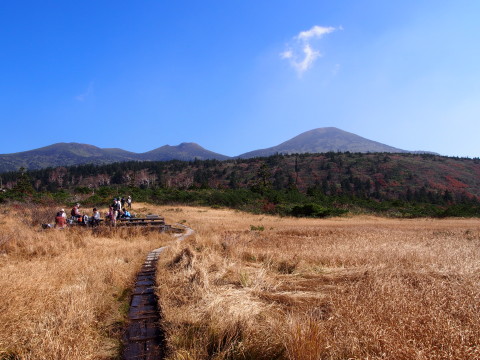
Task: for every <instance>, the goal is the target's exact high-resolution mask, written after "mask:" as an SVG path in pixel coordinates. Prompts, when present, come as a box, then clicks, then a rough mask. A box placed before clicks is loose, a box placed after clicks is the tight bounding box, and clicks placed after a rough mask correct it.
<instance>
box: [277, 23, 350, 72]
mask: <svg viewBox="0 0 480 360" xmlns="http://www.w3.org/2000/svg"><path fill="white" fill-rule="evenodd" d="M336 30H343V28H342V27H339V28H335V27H331V26H330V27H323V26H318V25H315V26H313V27H312V28H311V29H310V30H306V31H301V32H300V33H299V34H298V35H296V36H294V37H293V40H292V41H291V43H289V44H287V45H286V50H285V51H284V52H282V53H281V54H280V57H281V58H282V59H287V60H288V61H289V62H290V65H291V66H292V67H293V68H294V69H295V70H297V72H298V75H299V76H301V75H303V73H305V72H306V71H307V70H308V69H310V68H311V67H312V66H313V64H314V63H315V60H317V59H318V58H319V57H321V56H322V54H321V53H320V51H318V50H317V49H315V48H314V47H313V45H312V42H313V40H314V39H321V38H322V37H324V36H325V35H327V34H330V33H332V32H334V31H336Z"/></svg>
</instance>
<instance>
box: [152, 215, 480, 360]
mask: <svg viewBox="0 0 480 360" xmlns="http://www.w3.org/2000/svg"><path fill="white" fill-rule="evenodd" d="M163 212H164V214H165V215H167V214H168V211H167V209H164V211H163ZM171 213H172V215H173V214H175V215H176V218H177V219H185V220H187V223H186V224H187V225H189V226H191V227H192V228H194V229H195V230H196V235H195V236H194V237H191V238H190V239H189V240H187V241H185V242H183V243H180V244H177V245H176V246H173V247H171V248H170V250H169V252H168V254H166V256H164V257H163V259H162V260H161V263H160V264H159V270H160V274H159V278H160V279H161V281H160V284H161V285H160V288H159V296H160V298H161V304H162V307H163V313H164V326H165V328H166V330H167V335H168V344H169V346H170V350H171V351H170V359H298V360H300V359H480V316H479V313H480V221H479V220H478V219H472V220H470V219H467V220H459V219H456V220H448V219H446V220H432V219H417V220H392V219H380V218H374V217H352V218H336V219H328V220H314V219H294V218H278V217H270V216H255V215H249V214H245V213H240V212H235V211H230V210H216V209H198V208H179V209H176V210H175V209H172V210H171Z"/></svg>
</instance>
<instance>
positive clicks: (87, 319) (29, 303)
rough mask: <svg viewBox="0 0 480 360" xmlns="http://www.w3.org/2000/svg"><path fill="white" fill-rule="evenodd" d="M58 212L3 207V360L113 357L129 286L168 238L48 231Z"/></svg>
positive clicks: (0, 259) (0, 245)
mask: <svg viewBox="0 0 480 360" xmlns="http://www.w3.org/2000/svg"><path fill="white" fill-rule="evenodd" d="M56 211H57V209H54V208H40V209H35V208H33V207H25V206H24V205H17V206H8V207H6V206H2V205H0V359H113V358H117V357H118V355H119V354H120V349H121V332H122V329H123V323H124V321H125V314H126V311H127V309H128V302H129V300H130V299H129V297H130V288H131V286H132V284H133V281H134V276H135V274H136V273H137V272H138V270H139V268H140V266H141V264H142V263H143V261H144V260H145V256H146V254H147V253H148V251H150V250H151V249H154V248H158V247H160V246H162V245H164V244H165V243H167V242H168V241H171V237H170V236H169V235H163V234H159V233H158V232H156V233H154V232H151V233H144V232H143V231H141V230H136V229H131V230H129V231H128V232H127V231H124V230H127V229H124V230H120V229H117V230H111V229H108V228H107V229H105V230H102V231H99V232H95V233H93V232H92V230H91V229H84V228H72V229H67V230H53V229H50V230H42V229H41V226H40V223H41V222H46V221H50V222H51V221H52V220H53V219H52V217H53V216H54V214H55V212H56Z"/></svg>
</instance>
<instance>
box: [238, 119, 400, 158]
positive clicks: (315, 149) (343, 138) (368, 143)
mask: <svg viewBox="0 0 480 360" xmlns="http://www.w3.org/2000/svg"><path fill="white" fill-rule="evenodd" d="M329 151H340V152H345V151H350V152H361V153H367V152H392V153H404V152H408V151H406V150H401V149H397V148H394V147H392V146H388V145H384V144H382V143H379V142H376V141H372V140H368V139H365V138H363V137H361V136H358V135H355V134H352V133H349V132H347V131H343V130H340V129H337V128H335V127H325V128H319V129H314V130H310V131H307V132H304V133H302V134H300V135H298V136H295V137H294V138H292V139H290V140H287V141H285V142H283V143H281V144H280V145H277V146H273V147H270V148H267V149H261V150H255V151H250V152H247V153H245V154H242V155H239V156H238V157H240V158H252V157H262V156H270V155H274V154H276V153H280V154H295V153H324V152H329Z"/></svg>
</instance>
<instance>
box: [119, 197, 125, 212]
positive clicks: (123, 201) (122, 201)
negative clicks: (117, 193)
mask: <svg viewBox="0 0 480 360" xmlns="http://www.w3.org/2000/svg"><path fill="white" fill-rule="evenodd" d="M125 201H126V200H125V198H124V197H123V196H122V199H121V200H120V204H121V205H122V209H123V208H124V207H125Z"/></svg>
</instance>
